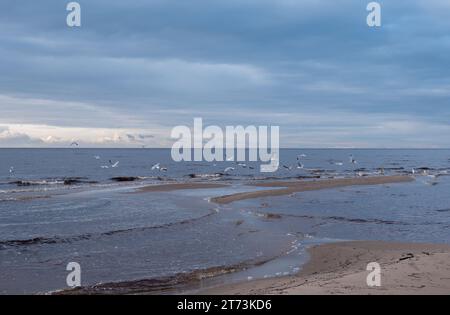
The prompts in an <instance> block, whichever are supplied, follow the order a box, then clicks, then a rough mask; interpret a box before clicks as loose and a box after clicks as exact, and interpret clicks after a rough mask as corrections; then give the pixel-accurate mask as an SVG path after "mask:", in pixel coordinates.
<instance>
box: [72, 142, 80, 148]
mask: <svg viewBox="0 0 450 315" xmlns="http://www.w3.org/2000/svg"><path fill="white" fill-rule="evenodd" d="M70 146H71V147H73V146H75V147H78V146H79V144H78V142H76V141H73V142H72V143H71V144H70Z"/></svg>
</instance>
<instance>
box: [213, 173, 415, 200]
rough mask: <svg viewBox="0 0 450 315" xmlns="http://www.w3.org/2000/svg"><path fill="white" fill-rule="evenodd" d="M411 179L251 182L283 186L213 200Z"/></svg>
mask: <svg viewBox="0 0 450 315" xmlns="http://www.w3.org/2000/svg"><path fill="white" fill-rule="evenodd" d="M411 181H414V178H413V177H411V176H373V177H357V178H342V179H323V180H314V181H289V182H281V181H280V182H277V181H271V182H256V183H251V184H250V185H252V186H258V187H282V188H278V189H273V190H260V191H253V192H243V193H236V194H232V195H226V196H220V197H216V198H211V201H212V202H216V203H219V204H227V203H231V202H234V201H238V200H244V199H252V198H259V197H269V196H282V195H289V194H291V193H294V192H302V191H311V190H320V189H328V188H338V187H345V186H357V185H380V184H390V183H402V182H411Z"/></svg>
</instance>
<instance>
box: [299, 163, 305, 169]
mask: <svg viewBox="0 0 450 315" xmlns="http://www.w3.org/2000/svg"><path fill="white" fill-rule="evenodd" d="M304 167H305V166H304V165H303V164H302V163H300V162H298V163H297V168H298V169H301V168H304Z"/></svg>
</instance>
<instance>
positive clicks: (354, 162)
mask: <svg viewBox="0 0 450 315" xmlns="http://www.w3.org/2000/svg"><path fill="white" fill-rule="evenodd" d="M349 159H350V163H352V164H356V163H357V162H356V160H355V158H354V157H353V155H350V157H349Z"/></svg>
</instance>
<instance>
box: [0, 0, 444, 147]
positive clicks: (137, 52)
mask: <svg viewBox="0 0 450 315" xmlns="http://www.w3.org/2000/svg"><path fill="white" fill-rule="evenodd" d="M68 2H69V1H63V0H40V1H25V0H2V1H1V2H0V147H48V146H62V147H64V146H67V145H69V144H70V142H72V141H74V140H75V141H78V142H79V143H80V145H81V146H85V147H92V146H96V147H136V146H141V145H144V144H145V145H147V146H149V147H160V146H170V145H171V143H172V142H173V141H172V140H170V131H171V129H172V128H173V127H174V126H176V125H180V124H182V125H188V126H192V125H193V118H194V117H202V118H203V120H204V124H205V125H210V124H215V125H219V126H222V127H224V126H227V125H238V124H241V125H244V126H246V125H262V124H264V125H278V126H280V135H281V145H282V146H283V147H362V148H365V147H383V148H384V147H447V148H448V147H450V119H449V118H450V19H449V17H450V1H448V0H410V1H379V2H380V3H381V5H382V27H381V28H376V29H375V28H369V27H368V26H367V24H366V17H367V14H368V12H367V11H366V5H367V4H368V2H369V1H368V0H340V1H329V0H155V1H148V0H147V1H144V0H128V1H107V0H84V1H83V0H80V1H78V2H79V3H80V5H81V9H82V15H81V18H82V26H81V28H69V27H68V26H67V25H66V15H67V12H66V4H67V3H68Z"/></svg>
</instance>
